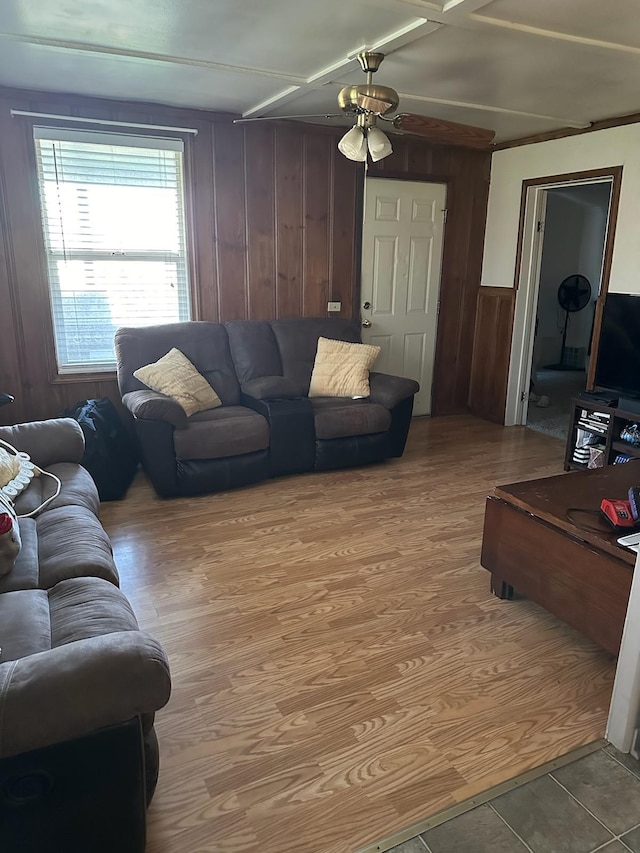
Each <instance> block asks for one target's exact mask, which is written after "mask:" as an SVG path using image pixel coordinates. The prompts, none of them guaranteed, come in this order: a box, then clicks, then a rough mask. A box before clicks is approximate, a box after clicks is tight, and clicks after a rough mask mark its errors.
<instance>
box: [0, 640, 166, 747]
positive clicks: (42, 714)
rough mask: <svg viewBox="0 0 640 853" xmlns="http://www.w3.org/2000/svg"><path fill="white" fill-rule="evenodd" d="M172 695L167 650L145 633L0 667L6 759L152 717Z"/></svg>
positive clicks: (82, 643)
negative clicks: (148, 716) (134, 719)
mask: <svg viewBox="0 0 640 853" xmlns="http://www.w3.org/2000/svg"><path fill="white" fill-rule="evenodd" d="M170 692H171V679H170V675H169V665H168V663H167V659H166V656H165V654H164V651H163V650H162V647H161V646H160V645H159V643H157V642H156V641H155V640H154V639H152V638H151V637H150V636H149V635H148V634H144V633H143V632H141V631H120V632H117V633H113V634H105V635H104V636H101V637H91V638H89V639H85V640H78V641H76V642H73V643H68V644H66V645H64V646H58V647H57V648H54V649H51V650H49V651H46V652H39V653H38V654H35V655H29V656H28V657H24V658H20V659H19V660H17V661H7V663H3V664H0V758H5V757H8V756H10V755H18V754H20V753H21V752H28V751H30V750H33V749H39V748H41V747H44V746H50V745H52V744H55V743H61V742H64V741H67V740H71V739H72V738H76V737H81V736H82V735H86V734H88V733H90V732H92V731H95V730H97V729H101V728H104V727H105V726H111V725H115V724H117V723H122V722H125V721H126V720H130V719H131V718H132V717H136V716H139V715H141V714H150V713H152V712H154V711H157V710H158V708H161V707H162V706H163V705H165V704H166V703H167V702H168V700H169V695H170Z"/></svg>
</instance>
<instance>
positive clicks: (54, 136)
mask: <svg viewBox="0 0 640 853" xmlns="http://www.w3.org/2000/svg"><path fill="white" fill-rule="evenodd" d="M34 135H35V144H36V156H37V164H38V181H39V186H40V203H41V207H42V222H43V228H44V242H45V249H46V253H47V262H48V269H49V291H50V294H51V311H52V316H53V328H54V335H55V347H56V357H57V361H58V371H59V372H60V373H79V372H83V371H92V372H93V371H107V370H113V369H114V368H115V364H116V361H115V352H114V343H113V337H114V333H115V331H116V329H118V328H119V327H120V326H149V325H152V324H155V323H172V322H178V321H181V320H188V319H189V317H190V306H189V282H188V275H187V258H186V249H185V227H184V201H183V187H182V183H183V181H182V177H183V143H182V140H179V139H164V138H149V137H138V136H128V135H127V136H125V135H121V134H109V133H102V132H90V131H81V132H78V131H73V130H69V131H67V130H61V129H59V128H45V127H36V128H34Z"/></svg>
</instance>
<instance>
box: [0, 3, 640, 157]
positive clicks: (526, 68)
mask: <svg viewBox="0 0 640 853" xmlns="http://www.w3.org/2000/svg"><path fill="white" fill-rule="evenodd" d="M613 8H615V14H614V11H613ZM638 11H639V8H638V0H616V2H615V4H612V3H605V2H603V0H535V2H533V0H448V2H444V3H442V2H425V0H267V2H259V0H57V2H55V3H52V2H51V0H0V85H5V86H14V87H19V88H31V89H40V90H51V91H60V92H75V93H78V94H83V95H95V96H101V97H107V98H120V99H126V100H134V101H135V100H138V101H155V102H159V103H165V104H174V105H178V106H185V107H199V108H204V109H212V110H220V111H225V112H233V113H240V114H246V115H251V116H267V115H274V116H275V115H297V114H301V113H333V112H334V111H335V96H336V94H337V92H338V90H339V88H340V86H341V85H344V83H346V82H362V81H363V80H364V77H363V76H362V72H361V71H360V70H359V66H358V65H357V63H356V62H355V60H354V59H353V56H354V55H355V54H356V53H357V52H358V50H360V49H362V48H363V47H373V48H376V49H379V50H382V52H384V53H386V54H387V58H386V59H385V62H384V63H383V65H382V68H381V70H380V71H379V72H378V75H377V82H379V83H384V84H387V85H389V86H393V87H394V88H395V89H397V90H398V92H400V95H401V102H400V108H401V110H402V111H405V112H415V113H420V114H423V115H429V116H434V117H436V118H443V119H449V120H453V121H458V122H462V123H465V124H472V125H477V126H480V127H488V128H492V129H494V130H495V131H496V133H497V141H501V140H507V139H513V138H517V137H520V136H528V135H530V134H534V133H540V132H544V131H548V130H554V129H556V128H560V127H565V126H567V125H569V126H575V127H580V126H585V125H588V124H589V123H590V122H592V121H596V120H598V119H602V118H609V117H612V116H618V115H624V114H628V113H633V112H637V111H640V88H639V87H638V85H637V81H638V79H640V14H638Z"/></svg>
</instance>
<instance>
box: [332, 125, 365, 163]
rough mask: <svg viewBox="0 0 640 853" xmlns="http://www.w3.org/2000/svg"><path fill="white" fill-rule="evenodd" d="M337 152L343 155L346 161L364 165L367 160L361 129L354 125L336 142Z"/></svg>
mask: <svg viewBox="0 0 640 853" xmlns="http://www.w3.org/2000/svg"><path fill="white" fill-rule="evenodd" d="M338 151H340V153H341V154H344V156H345V157H346V158H347V160H356V161H357V162H359V163H364V161H365V160H366V159H367V139H366V137H365V135H364V132H363V130H362V128H360V127H358V125H354V126H353V127H352V128H351V129H350V130H348V131H347V132H346V133H345V135H344V136H343V137H342V139H341V140H340V142H338Z"/></svg>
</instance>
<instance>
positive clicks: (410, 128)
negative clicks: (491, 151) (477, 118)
mask: <svg viewBox="0 0 640 853" xmlns="http://www.w3.org/2000/svg"><path fill="white" fill-rule="evenodd" d="M393 126H394V127H395V128H396V129H397V130H403V131H404V132H405V133H412V134H413V135H414V136H422V137H424V138H425V139H428V140H430V141H431V142H436V143H441V144H448V145H462V146H464V147H466V148H489V147H490V145H491V143H492V142H493V138H494V136H495V135H496V134H495V131H493V130H487V129H486V128H484V127H474V126H473V125H471V124H458V122H455V121H446V120H445V119H440V118H430V117H429V116H421V115H416V114H415V113H402V114H401V115H399V116H396V117H395V118H394V120H393Z"/></svg>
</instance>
